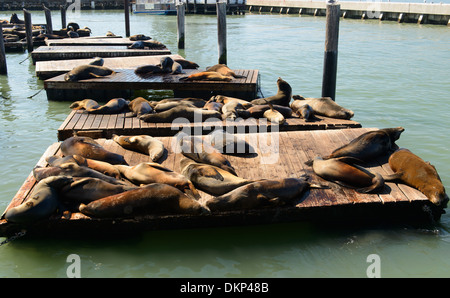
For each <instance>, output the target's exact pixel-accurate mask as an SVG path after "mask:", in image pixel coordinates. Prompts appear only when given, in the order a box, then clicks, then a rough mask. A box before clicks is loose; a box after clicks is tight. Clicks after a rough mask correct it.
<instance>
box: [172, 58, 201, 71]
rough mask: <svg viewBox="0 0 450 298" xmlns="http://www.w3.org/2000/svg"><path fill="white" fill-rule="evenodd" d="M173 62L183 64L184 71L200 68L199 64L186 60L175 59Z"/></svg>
mask: <svg viewBox="0 0 450 298" xmlns="http://www.w3.org/2000/svg"><path fill="white" fill-rule="evenodd" d="M173 61H175V62H177V63H179V64H181V67H183V68H184V69H197V68H199V67H200V66H199V65H198V64H197V63H195V62H192V61H189V60H185V59H173Z"/></svg>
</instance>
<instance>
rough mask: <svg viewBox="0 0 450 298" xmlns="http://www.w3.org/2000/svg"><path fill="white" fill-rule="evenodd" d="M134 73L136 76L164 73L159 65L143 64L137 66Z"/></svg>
mask: <svg viewBox="0 0 450 298" xmlns="http://www.w3.org/2000/svg"><path fill="white" fill-rule="evenodd" d="M134 73H135V74H137V75H147V74H162V73H166V71H165V70H163V69H162V68H161V66H159V65H155V64H145V65H139V66H137V67H136V68H135V69H134Z"/></svg>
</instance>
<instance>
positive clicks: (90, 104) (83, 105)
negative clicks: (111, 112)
mask: <svg viewBox="0 0 450 298" xmlns="http://www.w3.org/2000/svg"><path fill="white" fill-rule="evenodd" d="M99 107H100V105H99V104H98V102H96V101H95V100H93V99H83V100H80V101H75V102H73V103H72V104H71V105H70V106H69V108H71V109H72V110H82V109H83V110H86V111H88V112H89V111H93V110H95V109H98V108H99Z"/></svg>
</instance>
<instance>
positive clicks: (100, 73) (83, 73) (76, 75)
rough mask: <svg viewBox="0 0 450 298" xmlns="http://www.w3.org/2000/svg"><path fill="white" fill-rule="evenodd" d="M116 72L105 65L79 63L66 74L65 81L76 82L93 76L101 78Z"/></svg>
mask: <svg viewBox="0 0 450 298" xmlns="http://www.w3.org/2000/svg"><path fill="white" fill-rule="evenodd" d="M115 73H116V72H115V71H114V70H112V69H109V68H107V67H105V66H98V65H89V64H86V65H79V66H76V67H74V68H73V69H72V70H71V71H69V72H68V73H66V75H65V76H64V80H65V81H69V82H76V81H79V80H86V79H92V78H101V77H105V76H109V75H112V74H115Z"/></svg>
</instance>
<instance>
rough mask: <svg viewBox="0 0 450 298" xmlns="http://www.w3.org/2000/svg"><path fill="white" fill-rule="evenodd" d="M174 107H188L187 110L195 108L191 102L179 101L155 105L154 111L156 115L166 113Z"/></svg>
mask: <svg viewBox="0 0 450 298" xmlns="http://www.w3.org/2000/svg"><path fill="white" fill-rule="evenodd" d="M175 107H188V108H194V109H195V108H197V107H196V106H195V105H194V104H193V103H192V102H190V101H184V100H181V101H169V102H163V103H158V104H157V105H155V107H154V111H155V112H156V113H161V112H164V111H168V110H170V109H172V108H175Z"/></svg>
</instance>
